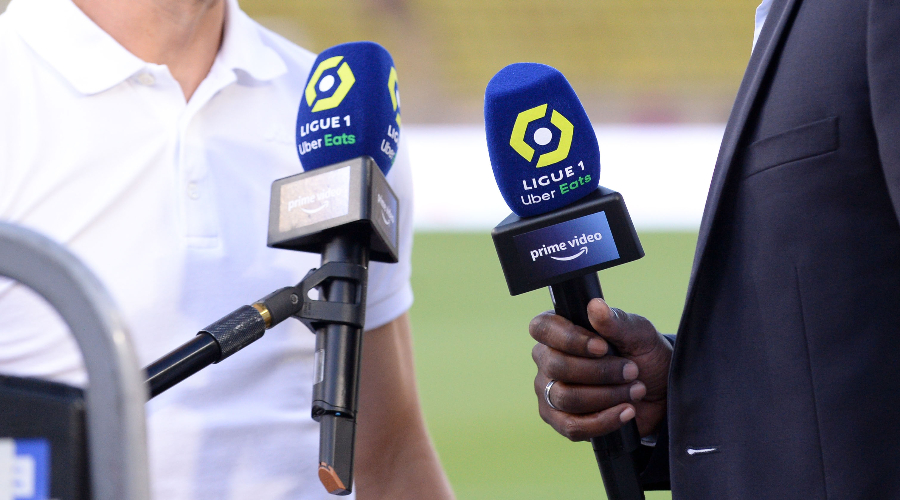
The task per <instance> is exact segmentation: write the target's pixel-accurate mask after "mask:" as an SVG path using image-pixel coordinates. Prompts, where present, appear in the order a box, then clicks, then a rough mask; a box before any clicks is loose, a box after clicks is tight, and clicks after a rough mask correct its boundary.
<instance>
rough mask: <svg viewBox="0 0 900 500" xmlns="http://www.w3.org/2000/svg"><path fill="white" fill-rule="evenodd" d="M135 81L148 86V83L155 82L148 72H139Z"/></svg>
mask: <svg viewBox="0 0 900 500" xmlns="http://www.w3.org/2000/svg"><path fill="white" fill-rule="evenodd" d="M137 81H138V83H140V84H141V85H146V86H148V87H149V86H150V85H153V84H154V83H156V78H155V77H154V76H153V75H151V74H150V73H141V74H140V75H138V77H137Z"/></svg>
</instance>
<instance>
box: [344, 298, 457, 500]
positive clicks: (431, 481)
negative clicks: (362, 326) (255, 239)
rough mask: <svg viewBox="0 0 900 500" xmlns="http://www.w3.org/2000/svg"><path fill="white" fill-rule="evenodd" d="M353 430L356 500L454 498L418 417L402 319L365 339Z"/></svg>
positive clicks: (409, 350) (404, 317) (406, 329)
mask: <svg viewBox="0 0 900 500" xmlns="http://www.w3.org/2000/svg"><path fill="white" fill-rule="evenodd" d="M357 426H358V427H357V437H356V467H355V469H356V490H357V491H356V497H357V498H359V499H360V500H371V499H391V500H394V499H397V500H402V499H407V498H408V499H422V498H428V499H436V500H444V499H452V498H454V496H453V491H452V490H451V488H450V482H449V481H448V480H447V476H446V475H445V474H444V471H443V469H442V468H441V464H440V461H439V460H438V457H437V453H436V452H435V450H434V446H433V445H432V444H431V439H430V438H429V436H428V430H427V429H426V427H425V420H424V418H423V417H422V409H421V407H420V405H419V396H418V392H417V390H416V380H415V373H414V369H413V353H412V336H411V334H410V327H409V317H408V316H407V314H405V313H404V314H403V315H401V316H400V317H398V318H397V319H395V320H393V321H391V322H390V323H388V324H386V325H384V326H381V327H379V328H375V329H374V330H370V331H368V332H366V333H365V335H364V337H363V356H362V368H361V372H360V389H359V419H358V424H357Z"/></svg>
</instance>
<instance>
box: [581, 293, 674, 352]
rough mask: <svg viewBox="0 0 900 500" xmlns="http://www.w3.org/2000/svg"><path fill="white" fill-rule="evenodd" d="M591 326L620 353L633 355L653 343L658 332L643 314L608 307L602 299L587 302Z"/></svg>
mask: <svg viewBox="0 0 900 500" xmlns="http://www.w3.org/2000/svg"><path fill="white" fill-rule="evenodd" d="M587 310H588V319H589V320H590V322H591V326H592V327H593V328H594V330H596V331H597V333H599V334H600V336H602V337H603V338H604V339H606V340H607V341H608V342H610V343H612V344H613V345H614V346H616V347H617V348H618V350H619V351H620V352H621V353H622V354H627V355H633V354H635V353H638V352H641V351H642V350H644V349H646V348H647V347H648V346H651V345H653V341H655V340H656V339H657V336H658V333H657V332H656V328H655V327H654V326H653V324H652V323H650V322H649V321H647V319H646V318H644V317H643V316H638V315H637V314H629V313H626V312H625V311H622V310H621V309H616V308H614V307H610V306H609V305H608V304H607V303H606V301H604V300H603V299H592V300H591V301H590V302H588V306H587Z"/></svg>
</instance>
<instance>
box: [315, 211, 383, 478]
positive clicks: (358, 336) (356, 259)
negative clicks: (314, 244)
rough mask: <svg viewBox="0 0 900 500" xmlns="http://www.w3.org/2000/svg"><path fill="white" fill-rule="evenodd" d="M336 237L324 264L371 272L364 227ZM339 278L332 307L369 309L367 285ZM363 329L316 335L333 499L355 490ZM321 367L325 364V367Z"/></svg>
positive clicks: (318, 397) (329, 289)
mask: <svg viewBox="0 0 900 500" xmlns="http://www.w3.org/2000/svg"><path fill="white" fill-rule="evenodd" d="M346 229H348V228H345V231H344V232H343V234H336V235H334V236H333V237H332V238H331V239H330V241H328V242H327V243H326V244H325V245H324V248H323V250H322V264H323V265H324V264H327V263H329V262H346V263H350V264H358V265H361V266H363V267H365V268H367V269H368V266H369V247H368V242H369V239H370V236H369V234H368V231H365V230H361V228H359V227H355V228H349V229H351V230H350V231H347V230H346ZM367 278H368V271H366V275H365V277H364V279H363V282H362V283H359V285H358V286H357V283H355V282H353V281H350V280H344V279H333V280H331V281H330V282H327V283H325V284H323V285H322V287H321V299H322V300H325V301H327V302H343V303H351V304H352V303H358V304H361V307H364V306H365V300H366V285H367V283H366V281H367ZM362 340H363V330H362V328H357V327H354V326H349V325H341V324H330V325H327V326H324V327H322V328H319V329H317V331H316V357H317V358H319V357H320V356H323V357H324V359H321V360H320V359H317V360H316V371H317V373H316V383H315V385H314V386H313V410H312V411H313V417H314V418H316V420H318V421H319V423H320V427H319V480H320V481H321V482H322V484H323V485H324V486H325V489H326V490H328V492H329V493H331V494H333V495H347V494H349V493H350V492H351V490H352V488H353V450H354V443H355V437H356V416H357V403H358V400H359V369H360V360H361V358H362ZM320 363H321V364H320Z"/></svg>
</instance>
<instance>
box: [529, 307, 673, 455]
mask: <svg viewBox="0 0 900 500" xmlns="http://www.w3.org/2000/svg"><path fill="white" fill-rule="evenodd" d="M587 313H588V319H589V320H590V323H591V326H592V327H593V331H589V330H586V329H584V328H581V327H579V326H576V325H574V324H572V322H570V321H569V320H567V319H565V318H563V317H562V316H559V315H557V314H551V313H543V314H540V315H538V316H536V317H535V318H534V319H533V320H532V321H531V324H529V326H528V331H529V333H530V334H531V336H532V337H534V339H535V340H537V341H538V342H539V343H538V344H537V345H535V346H534V349H533V351H532V356H533V358H534V361H535V363H536V364H537V366H538V375H537V377H535V392H537V393H538V396H539V397H538V404H539V406H540V414H541V417H542V418H543V419H544V421H545V422H547V423H548V424H549V425H550V426H551V427H553V428H554V429H556V431H557V432H559V433H560V434H562V435H563V436H565V437H567V438H569V439H571V440H573V441H583V440H586V439H588V438H590V437H592V436H601V435H604V434H608V433H610V432H613V431H616V430H618V429H619V428H620V427H621V426H622V425H623V423H624V422H627V421H629V420H631V419H632V418H634V419H635V422H636V423H637V426H638V431H639V433H640V434H641V435H642V436H645V435H647V434H650V433H652V432H653V431H654V430H656V429H657V427H658V426H659V425H660V422H662V420H663V418H664V417H665V412H666V390H667V385H668V377H669V364H670V362H671V358H672V346H671V344H670V343H669V342H668V341H667V340H666V339H665V338H663V337H662V335H660V333H659V332H658V331H656V328H654V326H653V324H651V323H650V322H649V321H647V319H645V318H644V317H642V316H638V315H636V314H628V313H626V312H624V311H621V310H617V309H612V308H610V307H609V306H608V305H607V304H606V302H604V301H603V300H602V299H593V300H591V301H590V302H589V303H588V307H587ZM598 335H599V337H598ZM609 344H612V345H614V346H615V347H616V348H617V350H618V351H619V354H620V356H609V355H607V354H608V353H609ZM551 380H552V381H555V383H554V384H553V385H552V387H551V391H545V389H546V387H547V384H549V383H550V381H551ZM551 404H552V405H553V407H551V406H550V405H551Z"/></svg>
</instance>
